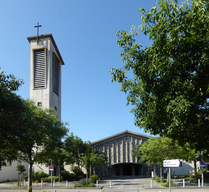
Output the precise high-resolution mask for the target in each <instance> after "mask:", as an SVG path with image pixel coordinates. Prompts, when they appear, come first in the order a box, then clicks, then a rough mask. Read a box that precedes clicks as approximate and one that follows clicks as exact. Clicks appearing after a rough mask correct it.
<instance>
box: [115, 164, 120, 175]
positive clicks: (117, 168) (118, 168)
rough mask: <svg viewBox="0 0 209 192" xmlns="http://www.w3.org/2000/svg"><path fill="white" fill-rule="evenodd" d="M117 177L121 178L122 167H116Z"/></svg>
mask: <svg viewBox="0 0 209 192" xmlns="http://www.w3.org/2000/svg"><path fill="white" fill-rule="evenodd" d="M115 169H116V176H120V166H116V168H115Z"/></svg>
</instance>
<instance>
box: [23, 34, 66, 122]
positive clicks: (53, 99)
mask: <svg viewBox="0 0 209 192" xmlns="http://www.w3.org/2000/svg"><path fill="white" fill-rule="evenodd" d="M27 39H28V41H29V43H30V100H33V101H34V102H35V105H37V106H41V107H43V108H53V109H55V110H56V111H57V115H58V119H59V120H61V66H62V65H64V61H63V59H62V56H61V54H60V52H59V49H58V47H57V45H56V43H55V40H54V38H53V36H52V34H45V35H38V33H37V36H32V37H28V38H27Z"/></svg>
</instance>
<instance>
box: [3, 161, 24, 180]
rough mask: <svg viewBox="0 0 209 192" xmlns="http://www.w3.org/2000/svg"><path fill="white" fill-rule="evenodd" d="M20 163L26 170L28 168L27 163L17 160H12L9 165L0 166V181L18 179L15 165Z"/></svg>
mask: <svg viewBox="0 0 209 192" xmlns="http://www.w3.org/2000/svg"><path fill="white" fill-rule="evenodd" d="M19 164H22V165H24V166H25V169H26V172H27V170H28V165H27V163H18V162H17V161H13V162H12V164H11V166H7V167H5V166H2V167H1V171H0V181H8V180H9V181H14V180H18V171H16V169H17V165H19Z"/></svg>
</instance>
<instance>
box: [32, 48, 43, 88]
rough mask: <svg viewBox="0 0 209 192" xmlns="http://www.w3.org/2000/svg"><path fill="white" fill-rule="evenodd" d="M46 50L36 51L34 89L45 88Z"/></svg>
mask: <svg viewBox="0 0 209 192" xmlns="http://www.w3.org/2000/svg"><path fill="white" fill-rule="evenodd" d="M45 66H46V65H45V50H44V49H40V50H34V88H44V87H45V84H46V67H45Z"/></svg>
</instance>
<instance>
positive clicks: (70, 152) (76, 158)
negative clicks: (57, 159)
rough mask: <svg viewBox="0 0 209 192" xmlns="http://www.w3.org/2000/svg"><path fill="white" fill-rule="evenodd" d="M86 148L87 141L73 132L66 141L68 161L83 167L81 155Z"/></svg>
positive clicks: (65, 149) (65, 148)
mask: <svg viewBox="0 0 209 192" xmlns="http://www.w3.org/2000/svg"><path fill="white" fill-rule="evenodd" d="M86 149H87V145H86V143H85V142H84V141H83V140H82V139H81V138H79V137H78V136H74V135H73V133H71V134H70V136H68V137H67V138H66V139H65V141H64V153H65V155H66V163H67V164H71V165H74V164H77V166H78V167H79V168H80V169H81V157H82V156H83V155H84V154H85V151H86Z"/></svg>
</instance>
